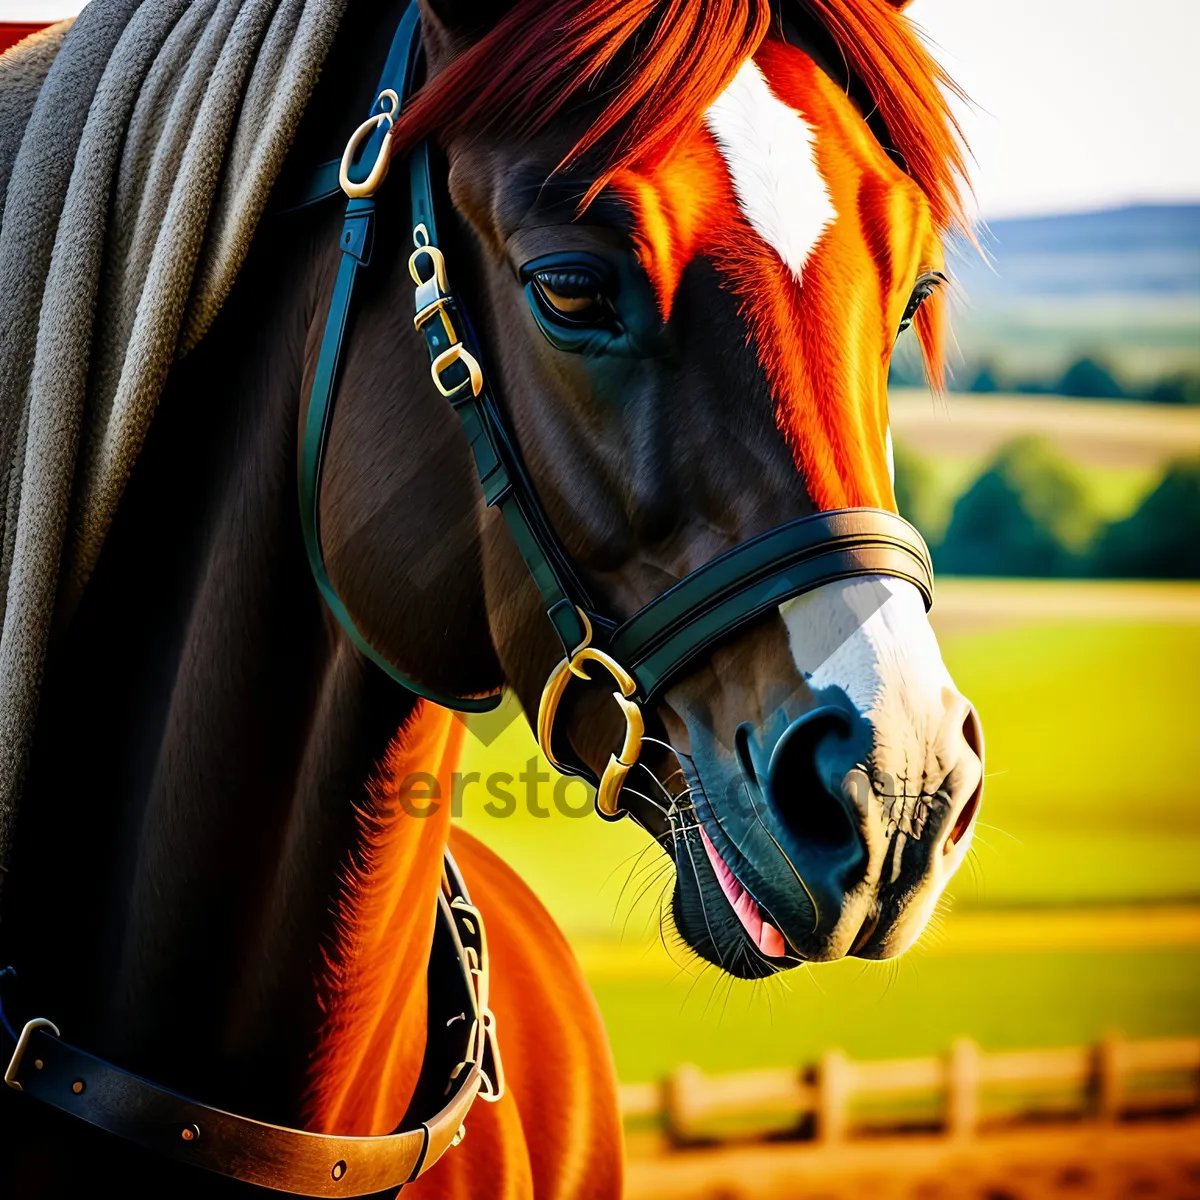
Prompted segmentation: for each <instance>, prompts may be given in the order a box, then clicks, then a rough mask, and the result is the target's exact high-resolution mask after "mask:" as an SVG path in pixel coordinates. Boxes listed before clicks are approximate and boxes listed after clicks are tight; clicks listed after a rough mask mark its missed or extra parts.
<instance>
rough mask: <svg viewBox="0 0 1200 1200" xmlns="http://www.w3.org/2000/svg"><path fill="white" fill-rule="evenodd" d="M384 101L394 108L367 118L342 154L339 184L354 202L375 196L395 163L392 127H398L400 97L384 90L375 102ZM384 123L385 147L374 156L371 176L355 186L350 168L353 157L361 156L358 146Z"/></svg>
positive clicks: (380, 148) (388, 90)
mask: <svg viewBox="0 0 1200 1200" xmlns="http://www.w3.org/2000/svg"><path fill="white" fill-rule="evenodd" d="M385 100H390V101H391V107H390V108H386V109H384V111H383V112H377V113H375V115H374V116H370V117H368V118H367V119H366V120H365V121H364V122H363V123H362V124H361V125H360V126H359V127H358V128H357V129H356V130H355V131H354V132H353V133H352V134H351V135H350V140H349V141H348V142H347V143H346V149H345V150H344V151H342V165H341V166H340V167H339V168H338V183H339V184H341V187H342V191H343V192H345V193H346V195H347V196H349V197H350V198H351V199H352V200H357V199H361V198H362V197H363V196H370V195H373V194H374V192H375V189H376V188H377V187H378V186H379V185H380V184H381V183H382V182H383V179H384V176H385V175H387V173H388V167H389V165H390V164H391V161H392V128H393V126H394V125H395V124H396V114H397V113H399V111H400V97H399V96H397V95H396V93H395V92H394V91H392V89H391V88H384V89H383V91H382V92H380V93H379V95H378V96H376V97H375V103H376V104H382V103H383V102H384V101H385ZM385 122H386V124H387V127H388V131H387V133H386V134H385V135H384V138H383V144H382V145H381V146H380V147H379V153H378V154H376V155H375V163H374V165H373V166H372V167H371V173H370V174H369V175H368V176H367V177H366V179H364V180H363V181H362V182H361V183H355V182H354V180H353V179H351V178H350V168H351V167H352V166H353V165H354V156H355V155H356V154H357V153H358V148H359V146H361V145H362V143H363V142H364V141H366V139H367V138H369V137H370V136H371V134H373V133H374V132H375V130H376V129H378V128H379V126H380V125H383V124H384V123H385Z"/></svg>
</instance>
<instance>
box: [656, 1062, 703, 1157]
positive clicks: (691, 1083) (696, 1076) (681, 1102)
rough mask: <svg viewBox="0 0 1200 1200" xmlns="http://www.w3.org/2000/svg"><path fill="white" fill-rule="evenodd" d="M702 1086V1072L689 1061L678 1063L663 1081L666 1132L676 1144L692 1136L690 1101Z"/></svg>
mask: <svg viewBox="0 0 1200 1200" xmlns="http://www.w3.org/2000/svg"><path fill="white" fill-rule="evenodd" d="M703 1086H704V1072H703V1071H701V1070H700V1068H699V1067H696V1066H693V1065H692V1064H691V1063H680V1064H679V1065H678V1066H677V1067H676V1068H675V1070H674V1071H672V1072H671V1074H670V1075H668V1076H667V1078H666V1080H665V1081H664V1083H663V1101H664V1103H663V1115H664V1117H665V1118H666V1133H667V1137H668V1138H670V1139H671V1141H672V1142H674V1143H675V1144H676V1145H683V1144H684V1143H686V1142H687V1141H688V1139H689V1138H690V1137H692V1136H693V1135H694V1133H695V1130H694V1129H692V1128H690V1127H691V1125H692V1118H693V1116H694V1113H693V1107H694V1106H693V1104H692V1103H691V1101H692V1100H693V1098H694V1097H695V1096H696V1095H698V1094H699V1091H700V1089H701V1088H702V1087H703Z"/></svg>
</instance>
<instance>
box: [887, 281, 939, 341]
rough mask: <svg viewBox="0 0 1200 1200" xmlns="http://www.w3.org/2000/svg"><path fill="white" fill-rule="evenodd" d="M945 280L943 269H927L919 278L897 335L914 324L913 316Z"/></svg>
mask: <svg viewBox="0 0 1200 1200" xmlns="http://www.w3.org/2000/svg"><path fill="white" fill-rule="evenodd" d="M945 282H946V277H945V275H943V274H942V273H941V271H926V273H925V274H924V275H922V276H921V278H920V279H918V280H917V283H916V286H915V287H914V288H913V291H912V295H911V296H909V298H908V304H907V305H906V306H905V309H904V316H903V317H901V319H900V328H899V329H898V330H897V331H896V336H897V337H899V336H900V334H902V333H903V332H904V331H905V330H906V329H907V328H909V326H910V325H912V323H913V318H914V317H915V316H916V315H917V309H918V308H920V307H921V305H922V304H924V303H925V301H926V300H928V299H929V297H930V296H932V295H933V293H934V292H936V291H937V289H938V288H939V287H941V286H942V284H943V283H945Z"/></svg>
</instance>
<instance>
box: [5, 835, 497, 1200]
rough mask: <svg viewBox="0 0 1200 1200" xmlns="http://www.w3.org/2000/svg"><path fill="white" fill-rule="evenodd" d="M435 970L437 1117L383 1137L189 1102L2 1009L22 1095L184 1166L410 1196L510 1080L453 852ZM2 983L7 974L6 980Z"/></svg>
mask: <svg viewBox="0 0 1200 1200" xmlns="http://www.w3.org/2000/svg"><path fill="white" fill-rule="evenodd" d="M437 911H438V921H437V927H436V931H435V933H434V939H433V949H432V952H431V954H430V960H429V1009H430V1012H429V1037H428V1041H427V1043H426V1049H425V1060H424V1062H423V1063H422V1065H421V1076H420V1080H419V1082H418V1084H417V1090H416V1095H415V1097H414V1106H419V1105H421V1104H424V1105H427V1106H428V1108H435V1105H436V1108H435V1110H434V1115H433V1116H431V1117H430V1118H428V1119H427V1120H425V1121H417V1120H415V1119H413V1120H412V1121H411V1123H408V1121H407V1119H406V1121H405V1122H402V1123H401V1126H400V1128H398V1129H397V1130H396V1131H395V1132H394V1133H389V1134H386V1135H383V1136H379V1137H339V1136H337V1135H333V1134H322V1133H309V1132H308V1131H306V1130H303V1129H288V1128H285V1127H283V1126H280V1125H270V1124H267V1123H265V1122H263V1121H255V1120H252V1119H251V1118H249V1117H241V1116H238V1115H236V1114H235V1113H230V1112H225V1111H224V1110H223V1109H219V1108H213V1107H212V1106H211V1105H208V1104H202V1103H200V1102H199V1101H198V1100H191V1099H189V1098H188V1097H186V1096H181V1095H179V1094H178V1093H176V1092H173V1091H171V1090H169V1089H168V1088H164V1087H161V1086H160V1085H159V1084H156V1083H151V1082H150V1081H149V1080H147V1079H143V1078H141V1077H140V1076H138V1075H133V1074H131V1073H130V1072H128V1071H124V1070H122V1069H121V1068H120V1067H117V1066H114V1065H113V1064H112V1063H110V1062H105V1061H104V1060H103V1059H100V1058H97V1057H95V1055H92V1054H89V1053H88V1052H87V1051H86V1050H80V1049H79V1048H78V1047H76V1046H72V1045H71V1044H70V1043H68V1042H65V1041H63V1040H62V1039H61V1038H60V1037H59V1032H58V1028H57V1027H56V1026H55V1024H54V1023H53V1022H52V1021H50V1020H48V1019H46V1018H45V1017H35V1018H34V1019H32V1020H30V1021H27V1022H25V1024H24V1026H23V1027H22V1029H21V1031H20V1032H19V1033H18V1032H17V1031H16V1030H15V1029H14V1028H13V1027H12V1026H11V1025H10V1024H9V1021H8V1018H7V1016H6V1015H5V1013H4V1008H3V1005H2V1004H0V1042H2V1041H5V1040H7V1041H9V1042H15V1043H16V1045H15V1048H14V1049H13V1050H12V1051H11V1055H10V1056H9V1057H8V1058H7V1062H8V1068H7V1070H6V1071H5V1072H4V1082H5V1083H6V1084H7V1085H8V1086H9V1087H10V1088H12V1089H13V1090H14V1091H18V1092H23V1093H24V1094H25V1095H27V1096H30V1097H32V1098H33V1099H35V1100H40V1101H42V1103H44V1104H48V1105H50V1107H51V1108H56V1109H58V1110H59V1111H60V1112H64V1113H68V1114H69V1115H71V1116H73V1117H78V1118H79V1119H81V1120H83V1121H87V1122H88V1124H90V1125H95V1126H96V1127H97V1128H98V1129H103V1130H106V1131H107V1132H109V1133H114V1134H116V1135H117V1136H118V1137H120V1138H122V1139H123V1140H125V1141H127V1142H133V1143H134V1144H135V1145H138V1146H142V1147H144V1148H145V1149H147V1150H155V1151H158V1152H159V1153H160V1154H164V1155H166V1156H167V1157H169V1158H172V1159H174V1160H175V1161H176V1162H182V1163H188V1164H190V1165H191V1166H196V1167H203V1168H204V1169H206V1170H208V1171H213V1172H215V1173H216V1174H219V1175H224V1176H226V1177H228V1178H231V1179H238V1180H241V1181H242V1182H244V1183H252V1184H256V1185H258V1186H259V1187H263V1188H270V1189H272V1190H274V1191H281V1192H291V1193H293V1194H295V1195H300V1196H338V1197H353V1196H366V1195H372V1194H374V1193H376V1192H379V1191H382V1190H383V1189H385V1188H387V1189H391V1188H397V1189H398V1188H401V1187H403V1185H404V1184H406V1183H409V1182H411V1181H412V1180H414V1179H416V1178H417V1176H418V1175H421V1174H422V1173H424V1172H425V1171H427V1170H428V1169H429V1168H430V1167H431V1166H433V1164H434V1163H435V1162H437V1160H438V1159H439V1158H441V1156H442V1155H443V1154H444V1153H445V1152H446V1151H447V1150H448V1149H450V1147H451V1146H457V1145H458V1143H459V1142H460V1141H462V1138H463V1135H464V1133H465V1127H464V1125H463V1121H464V1120H465V1119H466V1116H467V1112H468V1110H469V1109H470V1107H471V1105H472V1104H473V1103H474V1101H475V1100H476V1099H477V1098H479V1099H483V1100H492V1101H495V1100H499V1099H500V1098H501V1097H502V1096H503V1094H504V1074H503V1070H502V1067H501V1065H500V1055H499V1050H498V1048H497V1045H496V1032H495V1020H494V1018H493V1017H492V1012H491V1009H490V1008H489V1007H488V952H487V938H486V936H485V934H484V929H483V918H482V917H481V916H480V914H479V910H478V909H476V908H475V907H474V906H473V905H472V904H471V897H470V895H469V893H468V892H467V887H466V884H465V883H464V882H463V879H462V876H461V875H460V874H459V872H458V868H457V866H456V865H455V863H454V860H453V858H451V856H450V854H449V852H447V854H446V859H445V870H444V872H443V875H442V887H441V890H440V891H439V893H438V910H437ZM0 979H2V973H0Z"/></svg>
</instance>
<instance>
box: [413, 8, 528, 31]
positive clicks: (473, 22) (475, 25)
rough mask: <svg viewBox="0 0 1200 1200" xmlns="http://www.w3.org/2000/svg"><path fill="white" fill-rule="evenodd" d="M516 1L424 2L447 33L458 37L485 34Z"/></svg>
mask: <svg viewBox="0 0 1200 1200" xmlns="http://www.w3.org/2000/svg"><path fill="white" fill-rule="evenodd" d="M515 3H516V0H507V2H506V0H425V4H426V7H427V8H428V9H429V11H430V12H431V13H432V14H433V15H434V16H435V17H437V19H438V21H439V22H440V23H441V24H442V25H443V26H444V28H445V29H446V30H447V32H449V33H453V34H456V35H458V36H460V37H463V36H470V35H472V34H480V33H485V32H486V31H487V30H489V29H491V27H492V26H493V25H495V24H496V22H497V21H499V20H500V18H501V17H502V16H504V14H505V13H506V12H508V10H509V9H510V8H512V7H513V6H514V4H515Z"/></svg>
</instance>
